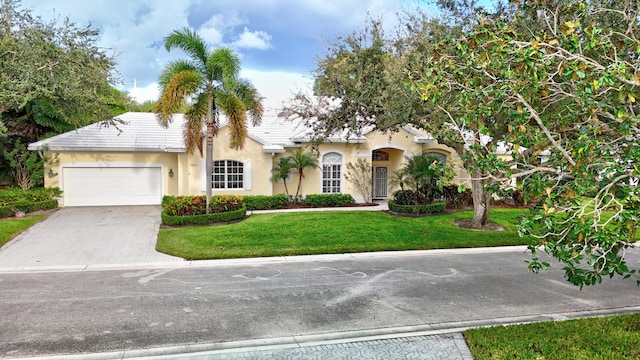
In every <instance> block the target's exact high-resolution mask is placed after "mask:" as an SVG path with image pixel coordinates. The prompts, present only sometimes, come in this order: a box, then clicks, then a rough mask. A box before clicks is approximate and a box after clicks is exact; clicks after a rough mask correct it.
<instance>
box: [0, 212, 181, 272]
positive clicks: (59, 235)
mask: <svg viewBox="0 0 640 360" xmlns="http://www.w3.org/2000/svg"><path fill="white" fill-rule="evenodd" d="M160 211H161V207H160V206H104V207H69V208H62V209H59V210H58V211H56V212H55V213H53V214H51V215H50V216H49V217H48V218H47V219H45V220H44V221H41V222H40V223H38V224H36V225H34V226H32V227H31V228H29V229H28V230H27V231H25V232H24V233H22V234H20V235H19V236H18V237H16V238H15V239H13V240H12V241H10V242H9V243H8V244H6V245H5V246H4V247H2V248H0V271H21V270H25V271H26V270H44V269H49V270H56V269H60V270H69V269H74V270H78V269H85V268H115V267H126V266H130V265H134V264H136V265H139V264H149V265H151V264H155V263H167V262H181V261H183V259H181V258H176V257H173V256H169V255H165V254H162V253H159V252H157V251H156V250H155V245H156V240H157V236H158V229H159V227H160Z"/></svg>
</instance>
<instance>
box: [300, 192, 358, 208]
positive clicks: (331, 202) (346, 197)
mask: <svg viewBox="0 0 640 360" xmlns="http://www.w3.org/2000/svg"><path fill="white" fill-rule="evenodd" d="M303 203H304V204H305V205H311V206H313V207H339V206H345V205H350V204H353V203H355V200H354V199H353V196H351V195H350V194H309V195H307V196H305V199H304V201H303Z"/></svg>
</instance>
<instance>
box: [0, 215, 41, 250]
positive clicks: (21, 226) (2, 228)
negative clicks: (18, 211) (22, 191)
mask: <svg viewBox="0 0 640 360" xmlns="http://www.w3.org/2000/svg"><path fill="white" fill-rule="evenodd" d="M43 217H44V215H36V216H30V217H26V218H22V219H3V220H0V247H2V246H3V245H4V244H6V243H8V242H9V240H11V239H13V238H14V237H16V236H17V235H18V234H20V233H21V232H23V231H25V230H26V229H28V228H29V227H30V226H31V225H33V224H35V223H37V222H38V221H40V220H42V218H43Z"/></svg>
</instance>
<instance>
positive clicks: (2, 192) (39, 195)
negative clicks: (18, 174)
mask: <svg viewBox="0 0 640 360" xmlns="http://www.w3.org/2000/svg"><path fill="white" fill-rule="evenodd" d="M61 194H62V191H60V189H58V188H34V189H29V190H22V189H19V188H8V189H0V206H4V205H10V204H15V203H17V202H20V201H29V202H40V201H45V200H51V199H52V198H54V197H56V196H60V195H61Z"/></svg>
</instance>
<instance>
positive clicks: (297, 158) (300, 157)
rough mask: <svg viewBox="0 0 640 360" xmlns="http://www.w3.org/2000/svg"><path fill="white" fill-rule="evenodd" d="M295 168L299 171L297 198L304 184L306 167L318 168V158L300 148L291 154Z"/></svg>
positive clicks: (290, 157)
mask: <svg viewBox="0 0 640 360" xmlns="http://www.w3.org/2000/svg"><path fill="white" fill-rule="evenodd" d="M289 159H290V161H291V165H292V166H293V169H295V171H297V172H298V188H297V189H296V195H295V197H294V199H295V200H297V199H298V198H299V196H300V187H301V186H302V179H303V178H304V170H305V169H306V168H311V169H317V168H318V159H317V158H316V157H315V156H314V155H313V154H312V153H309V152H304V151H303V149H301V148H298V149H296V151H294V152H293V154H291V155H290V156H289Z"/></svg>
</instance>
